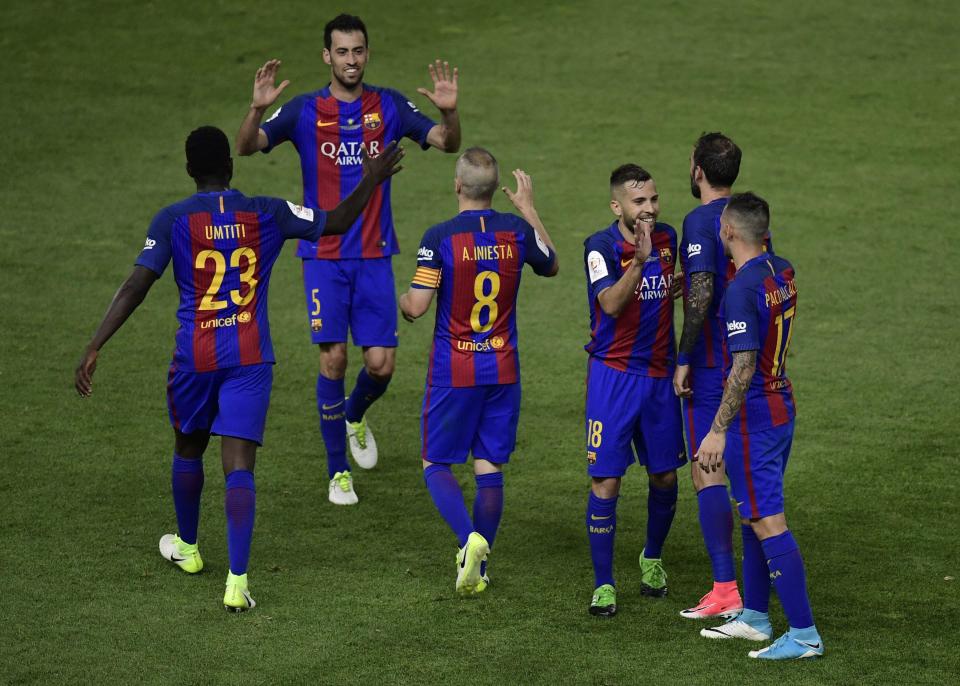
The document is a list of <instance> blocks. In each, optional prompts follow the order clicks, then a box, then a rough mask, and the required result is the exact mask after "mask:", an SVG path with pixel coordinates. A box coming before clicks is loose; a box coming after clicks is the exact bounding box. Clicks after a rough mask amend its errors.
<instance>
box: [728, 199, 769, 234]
mask: <svg viewBox="0 0 960 686" xmlns="http://www.w3.org/2000/svg"><path fill="white" fill-rule="evenodd" d="M723 213H724V214H725V215H727V218H728V220H729V221H730V222H731V223H732V224H733V225H734V226H735V227H736V228H737V230H738V231H742V232H743V234H744V235H743V238H744V239H746V240H747V241H749V242H751V243H763V240H764V238H765V237H766V235H767V232H768V231H769V229H770V205H768V204H767V201H766V200H764V199H763V198H761V197H760V196H759V195H756V194H755V193H753V192H751V191H747V192H746V193H734V194H733V195H731V196H730V200H728V201H727V206H726V208H725V209H724V210H723Z"/></svg>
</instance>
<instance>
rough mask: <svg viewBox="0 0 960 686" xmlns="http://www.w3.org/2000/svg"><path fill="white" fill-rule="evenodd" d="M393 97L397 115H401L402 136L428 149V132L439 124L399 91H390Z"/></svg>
mask: <svg viewBox="0 0 960 686" xmlns="http://www.w3.org/2000/svg"><path fill="white" fill-rule="evenodd" d="M389 93H390V96H391V97H392V98H393V102H394V106H395V107H396V110H397V115H398V116H399V117H400V136H399V137H400V138H404V137H406V138H409V139H411V140H414V141H416V142H417V144H418V145H419V146H420V147H421V148H423V149H424V150H426V149H427V148H429V147H430V144H429V143H427V134H428V133H430V129H432V128H433V127H434V126H436V125H437V122H435V121H433V120H432V119H431V118H430V117H428V116H426V115H425V114H423V113H422V112H421V111H420V110H419V108H417V106H416V105H415V104H414V103H413V102H412V101H410V100H407V98H406V97H405V96H404V95H403V94H402V93H398V92H397V91H389Z"/></svg>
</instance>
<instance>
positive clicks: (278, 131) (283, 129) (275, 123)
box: [260, 98, 302, 153]
mask: <svg viewBox="0 0 960 686" xmlns="http://www.w3.org/2000/svg"><path fill="white" fill-rule="evenodd" d="M301 105H302V100H301V99H300V98H294V99H293V100H291V101H289V102H287V103H285V104H284V105H281V106H280V108H279V109H277V111H276V112H274V113H273V114H272V115H271V116H270V118H269V119H267V120H266V121H265V122H263V123H262V124H260V129H261V130H262V131H263V132H264V133H265V134H267V147H265V148H264V149H263V150H262V152H264V153H268V152H270V151H271V150H273V148H274V147H275V146H277V145H280V144H281V143H283V142H284V141H288V140H291V139H292V138H293V134H294V130H295V129H296V126H297V119H299V118H300V110H301Z"/></svg>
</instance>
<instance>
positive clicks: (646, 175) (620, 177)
mask: <svg viewBox="0 0 960 686" xmlns="http://www.w3.org/2000/svg"><path fill="white" fill-rule="evenodd" d="M652 178H653V177H652V176H650V172H648V171H647V170H646V169H644V168H643V167H641V166H640V165H639V164H621V165H620V166H619V167H617V168H616V169H614V170H613V171H612V172H611V173H610V190H613V189H614V188H616V187H617V186H620V185H622V184H625V183H627V182H628V181H633V182H635V183H637V184H642V183H646V182H647V181H649V180H650V179H652Z"/></svg>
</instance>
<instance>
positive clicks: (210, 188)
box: [197, 181, 230, 193]
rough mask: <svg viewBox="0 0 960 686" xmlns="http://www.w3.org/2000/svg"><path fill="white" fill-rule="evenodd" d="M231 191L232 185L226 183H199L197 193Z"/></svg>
mask: <svg viewBox="0 0 960 686" xmlns="http://www.w3.org/2000/svg"><path fill="white" fill-rule="evenodd" d="M228 190H230V184H229V183H226V182H224V181H198V182H197V193H222V192H223V191H228Z"/></svg>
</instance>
